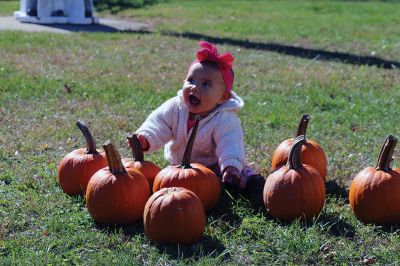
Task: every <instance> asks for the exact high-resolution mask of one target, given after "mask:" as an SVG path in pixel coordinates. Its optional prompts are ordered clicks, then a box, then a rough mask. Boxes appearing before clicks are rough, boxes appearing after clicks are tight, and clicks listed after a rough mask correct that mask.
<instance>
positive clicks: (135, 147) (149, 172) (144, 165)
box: [122, 134, 161, 188]
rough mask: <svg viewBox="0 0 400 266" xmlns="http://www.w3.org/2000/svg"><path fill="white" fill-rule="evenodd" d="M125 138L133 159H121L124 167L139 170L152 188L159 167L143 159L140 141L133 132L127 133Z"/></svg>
mask: <svg viewBox="0 0 400 266" xmlns="http://www.w3.org/2000/svg"><path fill="white" fill-rule="evenodd" d="M127 139H128V141H129V143H130V146H131V148H132V155H133V158H134V159H133V160H132V159H123V160H122V162H123V163H124V166H125V167H126V168H135V169H137V170H139V171H140V172H141V173H142V174H143V175H144V177H145V178H146V179H147V182H148V183H149V186H150V188H152V187H153V182H154V178H156V175H157V174H158V173H159V172H160V171H161V169H160V167H158V166H157V165H155V164H154V163H152V162H149V161H145V160H144V156H143V151H142V146H141V145H140V142H139V140H138V138H137V136H136V135H135V134H131V135H128V136H127Z"/></svg>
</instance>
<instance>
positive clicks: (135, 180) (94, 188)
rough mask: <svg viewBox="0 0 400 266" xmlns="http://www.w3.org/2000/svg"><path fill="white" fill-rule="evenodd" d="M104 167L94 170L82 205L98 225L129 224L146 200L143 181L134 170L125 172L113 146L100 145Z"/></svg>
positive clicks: (144, 179)
mask: <svg viewBox="0 0 400 266" xmlns="http://www.w3.org/2000/svg"><path fill="white" fill-rule="evenodd" d="M103 148H104V150H105V152H106V155H107V161H108V167H105V168H103V169H101V170H99V171H97V172H96V173H95V174H94V175H93V176H92V178H91V179H90V181H89V184H88V187H87V190H86V206H87V209H88V211H89V213H90V215H91V216H92V217H93V219H94V220H95V221H96V222H97V223H99V224H129V223H133V222H135V221H137V220H139V219H141V218H142V217H143V210H144V206H145V204H146V202H147V200H148V199H149V197H150V188H149V184H148V183H147V181H146V178H145V177H144V176H143V175H142V174H141V173H140V172H139V171H138V170H136V169H134V168H130V169H125V168H124V166H123V165H122V162H121V157H120V155H119V153H118V151H117V150H116V149H115V147H114V145H113V144H112V143H111V142H110V141H108V142H106V143H105V144H104V145H103Z"/></svg>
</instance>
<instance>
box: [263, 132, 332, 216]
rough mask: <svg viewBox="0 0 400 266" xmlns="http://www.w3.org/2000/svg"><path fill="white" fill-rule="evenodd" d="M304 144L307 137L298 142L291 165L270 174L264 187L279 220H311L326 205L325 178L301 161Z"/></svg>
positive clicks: (291, 154) (266, 201)
mask: <svg viewBox="0 0 400 266" xmlns="http://www.w3.org/2000/svg"><path fill="white" fill-rule="evenodd" d="M304 143H305V137H304V136H303V135H300V136H298V137H297V138H296V139H295V140H294V142H293V145H292V147H291V149H290V151H289V158H288V162H287V164H286V165H284V166H282V167H281V168H279V169H278V170H277V171H275V172H273V173H272V174H271V175H269V176H268V178H267V180H266V182H265V185H264V192H263V199H264V204H265V207H266V208H267V210H268V212H269V213H270V214H271V215H272V216H273V217H275V218H277V219H279V220H283V221H290V220H293V219H296V218H305V219H310V218H312V217H313V216H316V215H318V214H319V213H320V212H321V210H322V207H323V206H324V201H325V187H324V183H323V181H322V178H321V175H320V174H319V172H318V171H317V170H316V169H315V168H314V167H312V166H310V165H307V164H302V163H301V160H300V156H301V152H300V150H301V147H302V146H303V145H304Z"/></svg>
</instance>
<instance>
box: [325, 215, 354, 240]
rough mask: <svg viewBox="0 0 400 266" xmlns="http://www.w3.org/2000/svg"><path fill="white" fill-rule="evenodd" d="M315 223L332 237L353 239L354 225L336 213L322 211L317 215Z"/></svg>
mask: <svg viewBox="0 0 400 266" xmlns="http://www.w3.org/2000/svg"><path fill="white" fill-rule="evenodd" d="M317 224H319V225H321V227H322V228H324V231H326V232H327V233H328V234H330V235H331V236H334V237H345V238H348V239H353V238H354V236H355V234H356V230H355V228H354V226H352V225H351V224H349V223H348V222H346V221H345V220H344V219H342V218H341V217H339V216H338V214H337V213H325V212H324V213H322V214H321V215H320V216H319V217H318V220H317Z"/></svg>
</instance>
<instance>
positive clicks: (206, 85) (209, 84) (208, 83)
mask: <svg viewBox="0 0 400 266" xmlns="http://www.w3.org/2000/svg"><path fill="white" fill-rule="evenodd" d="M203 87H204V88H211V83H210V82H203Z"/></svg>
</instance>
